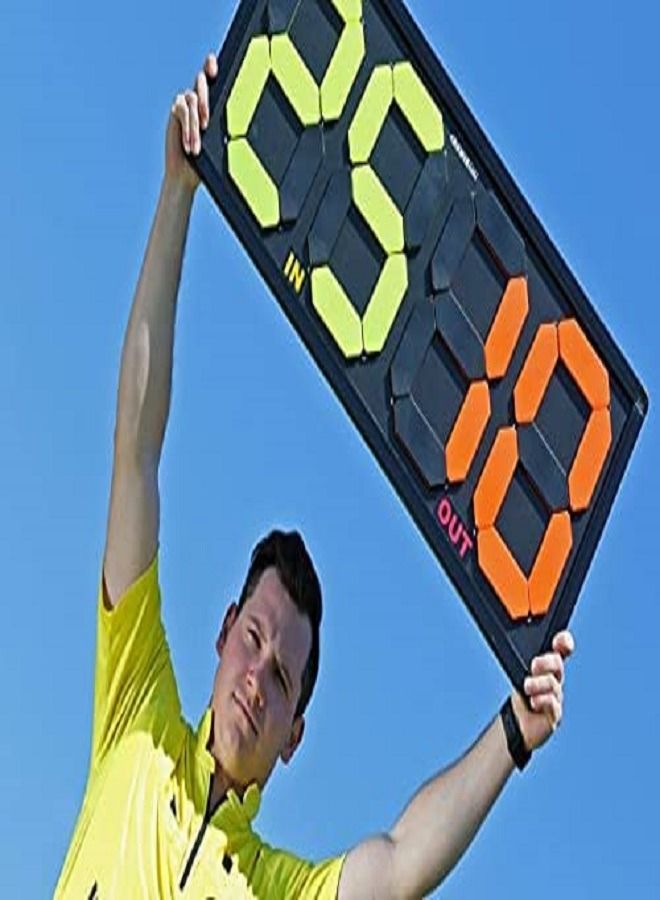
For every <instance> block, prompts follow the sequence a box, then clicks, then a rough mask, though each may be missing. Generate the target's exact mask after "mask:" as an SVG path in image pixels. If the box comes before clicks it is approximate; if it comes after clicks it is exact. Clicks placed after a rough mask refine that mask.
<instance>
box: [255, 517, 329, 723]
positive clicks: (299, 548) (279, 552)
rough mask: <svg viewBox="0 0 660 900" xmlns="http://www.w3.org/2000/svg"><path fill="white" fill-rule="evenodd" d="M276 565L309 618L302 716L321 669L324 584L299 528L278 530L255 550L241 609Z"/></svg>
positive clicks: (298, 606) (298, 711) (300, 704)
mask: <svg viewBox="0 0 660 900" xmlns="http://www.w3.org/2000/svg"><path fill="white" fill-rule="evenodd" d="M271 567H273V568H275V570H276V571H277V574H278V575H279V578H280V581H281V582H282V586H283V587H284V588H285V590H286V592H287V593H288V595H289V597H291V599H292V600H293V602H294V604H295V606H296V609H297V610H298V611H299V612H301V613H302V614H303V615H305V616H307V618H308V619H309V624H310V625H311V627H312V646H311V648H310V651H309V656H308V657H307V662H306V664H305V668H304V670H303V673H302V679H301V686H300V697H299V699H298V705H297V707H296V712H295V715H296V716H301V715H302V714H303V713H304V711H305V709H306V708H307V704H308V703H309V701H310V699H311V696H312V691H313V690H314V685H315V684H316V678H317V675H318V672H319V655H320V646H319V645H320V630H321V617H322V615H323V601H322V597H321V585H320V583H319V579H318V576H317V574H316V570H315V569H314V563H313V562H312V559H311V557H310V555H309V553H308V552H307V547H305V542H304V541H303V539H302V537H301V536H300V534H299V533H298V532H297V531H279V530H277V529H275V530H274V531H271V532H270V534H268V535H266V537H264V538H262V539H261V540H260V541H259V542H258V544H256V546H255V547H254V549H253V550H252V555H251V557H250V565H249V568H248V572H247V575H246V576H245V583H244V584H243V588H242V590H241V595H240V597H239V599H238V610H239V612H240V611H241V609H242V608H243V606H244V605H245V601H246V600H247V599H248V598H249V597H250V596H251V595H252V593H253V591H254V589H255V588H256V586H257V584H258V583H259V579H260V578H261V576H262V575H263V573H264V572H265V571H266V569H269V568H271Z"/></svg>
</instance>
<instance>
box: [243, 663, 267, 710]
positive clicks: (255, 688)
mask: <svg viewBox="0 0 660 900" xmlns="http://www.w3.org/2000/svg"><path fill="white" fill-rule="evenodd" d="M263 680H264V672H263V666H259V665H252V666H250V668H249V669H248V672H247V678H246V681H247V686H248V700H249V701H250V704H251V705H252V706H253V707H254V708H255V709H261V708H262V707H263V705H264V696H265V691H264V681H263Z"/></svg>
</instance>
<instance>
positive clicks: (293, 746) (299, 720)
mask: <svg viewBox="0 0 660 900" xmlns="http://www.w3.org/2000/svg"><path fill="white" fill-rule="evenodd" d="M304 733H305V717H304V716H296V717H295V719H294V720H293V725H292V726H291V734H290V735H289V740H288V741H287V742H286V744H285V745H284V747H283V748H282V752H281V753H280V759H281V760H282V762H283V763H284V765H285V766H286V765H287V764H288V763H289V762H291V760H292V758H293V754H294V753H295V752H296V750H297V749H298V747H299V746H300V744H301V743H302V739H303V734H304Z"/></svg>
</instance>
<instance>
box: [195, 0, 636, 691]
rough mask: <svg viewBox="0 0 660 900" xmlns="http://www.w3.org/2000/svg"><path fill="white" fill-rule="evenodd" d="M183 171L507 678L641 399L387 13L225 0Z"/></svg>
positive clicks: (398, 21)
mask: <svg viewBox="0 0 660 900" xmlns="http://www.w3.org/2000/svg"><path fill="white" fill-rule="evenodd" d="M193 162H194V165H195V166H196V168H197V170H198V172H199V174H200V175H201V177H202V179H203V180H204V182H205V184H206V185H207V187H208V189H209V191H210V192H211V194H212V196H213V198H214V199H215V201H216V203H217V204H218V206H219V207H220V209H221V210H222V212H223V213H224V215H225V216H226V217H227V218H228V220H229V222H230V223H231V225H232V227H233V228H234V230H235V231H236V233H237V234H238V236H239V238H240V239H241V241H242V243H243V244H244V246H245V248H246V249H247V251H248V252H249V254H250V256H251V257H252V259H253V261H254V263H255V264H256V265H257V266H258V268H259V270H260V271H261V273H262V275H263V276H264V278H265V279H266V281H267V283H268V285H269V286H270V288H271V290H272V292H273V293H274V295H275V297H276V299H277V300H278V302H279V304H280V306H281V307H282V309H283V311H284V312H285V313H286V315H287V316H288V318H289V320H290V321H291V323H292V324H293V326H294V327H295V329H296V330H297V332H298V334H299V335H300V337H301V339H302V340H303V342H304V343H305V345H306V346H307V348H308V350H309V351H310V352H311V354H312V356H313V357H314V359H315V360H316V362H317V364H318V365H319V367H320V368H321V370H322V371H323V373H324V374H325V376H326V378H327V379H328V381H329V382H330V384H331V386H332V388H333V389H334V391H335V393H336V395H337V397H338V398H339V400H340V401H341V403H342V404H343V406H344V408H345V409H346V411H347V412H348V414H349V415H350V417H351V418H352V420H353V422H354V424H355V425H356V427H357V428H358V429H359V431H360V432H361V434H362V435H363V437H364V438H365V440H366V441H367V443H368V445H369V447H370V448H371V450H372V452H373V454H374V455H375V457H376V459H377V460H378V462H379V463H380V465H381V467H382V469H383V470H384V472H385V473H386V474H387V476H388V477H389V479H390V481H391V482H392V484H393V486H394V487H395V489H396V490H397V492H398V494H399V496H400V497H401V499H402V501H403V502H404V504H405V505H406V507H407V509H408V510H409V512H410V514H411V515H412V518H413V520H414V521H415V523H416V524H417V526H418V528H419V529H420V531H421V532H422V534H423V535H424V537H425V539H426V540H427V542H428V543H429V545H430V547H431V548H432V550H433V552H434V553H435V555H436V557H437V558H438V560H439V561H440V562H441V563H442V565H443V567H444V569H445V571H446V572H447V574H448V575H449V577H450V578H451V580H452V582H453V584H454V585H455V587H456V589H457V590H458V592H459V594H460V595H461V597H462V599H463V601H464V602H465V604H466V605H467V607H468V608H469V610H470V612H471V613H472V615H473V617H474V619H475V620H476V622H477V624H478V625H479V627H480V629H481V631H482V633H483V635H484V637H485V638H486V639H487V641H488V642H489V644H490V646H491V647H492V649H493V650H494V652H495V653H496V654H497V657H498V658H499V660H500V662H501V663H502V665H503V666H504V668H505V670H506V671H507V673H508V675H509V677H510V678H511V680H512V681H513V683H514V684H515V685H516V686H517V687H518V688H521V686H522V681H523V679H524V676H525V674H526V672H527V670H528V667H529V664H530V662H531V659H532V658H533V657H534V656H535V655H536V654H537V653H539V652H543V651H544V650H546V649H547V648H548V647H549V645H550V643H551V640H552V636H553V635H554V634H555V632H556V631H558V630H559V629H561V628H563V627H565V626H566V624H567V623H568V621H569V618H570V615H571V612H572V610H573V608H574V605H575V602H576V600H577V596H578V592H579V589H580V586H581V584H582V582H583V580H584V577H585V575H586V572H587V568H588V565H589V562H590V560H591V558H592V556H593V553H594V550H595V547H596V544H597V541H598V538H599V536H600V534H601V532H602V529H603V526H604V523H605V520H606V518H607V515H608V512H609V510H610V507H611V504H612V501H613V499H614V495H615V493H616V489H617V487H618V485H619V483H620V481H621V478H622V476H623V472H624V469H625V465H626V463H627V460H628V458H629V456H630V454H631V452H632V449H633V445H634V442H635V440H636V437H637V434H638V432H639V429H640V427H641V423H642V420H643V418H644V415H645V413H646V410H647V399H646V396H645V394H644V390H643V388H642V386H641V384H640V383H639V381H638V379H637V378H636V377H635V375H634V373H633V372H632V370H631V368H630V366H629V365H628V364H627V362H626V361H625V359H624V358H623V356H622V354H621V353H620V351H619V350H618V348H617V347H616V345H615V343H614V342H613V340H612V338H611V337H610V335H609V334H608V333H607V331H606V329H605V328H604V326H603V325H602V323H601V322H600V320H599V319H598V317H597V315H596V314H595V312H594V310H593V308H592V306H591V305H590V303H589V301H588V300H587V298H586V297H585V295H584V293H583V291H582V289H581V288H580V286H579V285H578V283H577V281H576V280H575V278H574V277H573V276H572V274H571V272H570V271H569V269H568V268H567V266H566V264H565V263H564V262H563V260H562V259H561V258H560V256H559V254H558V252H557V251H556V249H555V248H554V246H553V245H552V243H551V242H550V240H549V238H548V237H547V235H546V234H545V232H544V230H543V228H542V226H541V225H540V224H539V222H538V220H537V219H536V217H535V216H534V214H533V212H532V211H531V210H530V208H529V206H528V205H527V203H526V201H525V199H524V198H523V197H522V195H521V193H520V191H519V190H518V189H517V188H516V186H515V184H514V183H513V181H512V179H511V177H510V176H509V174H508V173H507V171H506V169H505V168H504V166H503V164H502V162H501V161H500V160H499V158H498V157H497V155H496V154H495V152H494V150H493V149H492V147H491V146H490V144H489V142H488V140H487V138H486V137H485V135H484V134H483V132H482V131H481V129H480V128H479V126H478V124H477V123H476V121H475V119H474V117H473V116H472V115H471V113H470V111H469V109H468V108H467V106H466V105H465V103H464V101H463V100H462V99H461V97H460V95H459V94H458V92H457V91H456V88H455V87H454V86H453V84H452V83H451V81H450V80H449V78H448V76H447V75H446V73H445V72H444V70H443V68H442V66H441V65H440V63H439V62H438V60H437V58H436V56H435V55H434V53H433V51H432V50H431V49H430V48H429V46H428V44H427V43H426V41H425V39H424V37H423V35H422V34H421V33H420V31H419V30H418V28H417V27H416V25H415V24H414V22H413V21H412V19H411V17H410V15H409V14H408V12H407V11H406V9H405V8H404V7H403V5H402V4H401V3H399V2H398V0H387V2H384V0H258V2H256V3H255V2H254V0H250V2H247V0H243V2H241V3H240V5H239V7H238V10H237V12H236V15H235V17H234V20H233V23H232V26H231V28H230V31H229V34H228V37H227V39H226V41H225V43H224V46H223V48H222V50H221V52H220V56H219V76H218V78H217V79H216V81H215V82H214V83H213V85H212V88H211V119H210V123H209V127H208V128H207V130H206V131H205V132H204V134H203V140H202V153H201V154H200V156H199V157H197V158H195V159H194V160H193ZM558 187H560V186H558Z"/></svg>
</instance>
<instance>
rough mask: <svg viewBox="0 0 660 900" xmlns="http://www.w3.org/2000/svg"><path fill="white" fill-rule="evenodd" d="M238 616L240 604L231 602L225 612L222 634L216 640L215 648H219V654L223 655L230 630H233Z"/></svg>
mask: <svg viewBox="0 0 660 900" xmlns="http://www.w3.org/2000/svg"><path fill="white" fill-rule="evenodd" d="M237 618H238V606H237V604H236V603H230V604H229V606H228V608H227V612H226V613H225V618H224V620H223V622H222V628H221V629H220V634H219V635H218V639H217V641H216V642H215V649H216V650H217V653H218V656H222V651H223V650H224V649H225V644H226V643H227V638H228V636H229V632H230V631H231V629H232V626H233V624H234V622H235V621H236V619H237Z"/></svg>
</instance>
